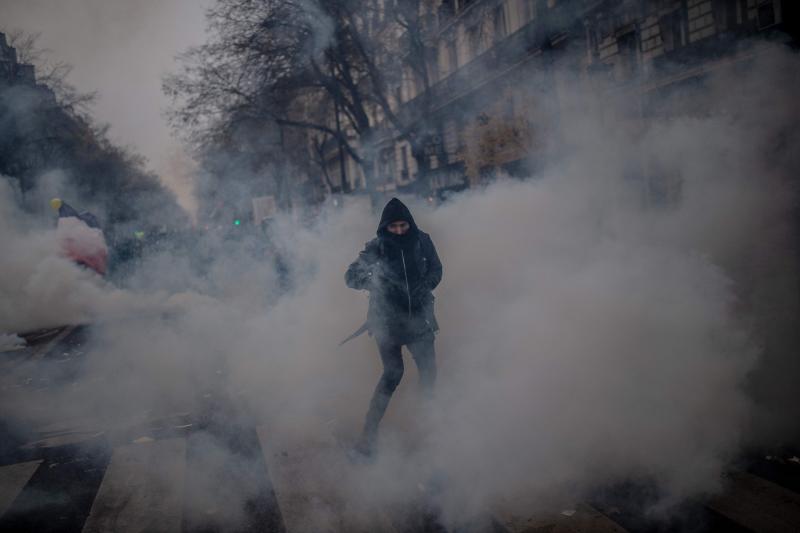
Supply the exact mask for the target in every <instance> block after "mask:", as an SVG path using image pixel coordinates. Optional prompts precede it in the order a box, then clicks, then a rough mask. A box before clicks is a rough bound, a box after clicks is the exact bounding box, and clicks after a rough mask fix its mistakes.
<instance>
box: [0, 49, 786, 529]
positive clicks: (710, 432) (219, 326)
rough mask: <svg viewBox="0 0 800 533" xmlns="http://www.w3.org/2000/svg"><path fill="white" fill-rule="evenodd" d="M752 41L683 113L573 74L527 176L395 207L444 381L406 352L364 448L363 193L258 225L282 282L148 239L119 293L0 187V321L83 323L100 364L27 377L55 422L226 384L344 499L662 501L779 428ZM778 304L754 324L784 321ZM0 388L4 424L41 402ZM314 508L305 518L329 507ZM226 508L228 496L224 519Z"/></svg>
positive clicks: (781, 95) (776, 250)
mask: <svg viewBox="0 0 800 533" xmlns="http://www.w3.org/2000/svg"><path fill="white" fill-rule="evenodd" d="M759 53H760V55H759V60H758V61H756V62H754V64H753V67H752V70H750V71H749V72H748V76H747V77H746V78H741V77H740V76H739V74H738V73H736V72H733V71H719V72H717V73H716V74H712V75H711V77H710V78H709V79H708V80H707V81H706V82H704V83H702V84H700V85H697V86H694V87H690V88H686V89H685V92H684V93H682V94H681V95H677V96H680V97H682V98H689V97H691V98H692V99H693V101H694V102H695V106H694V107H693V109H694V110H700V112H696V111H690V112H689V111H685V108H683V107H680V106H679V105H678V104H677V103H674V102H673V101H671V100H666V99H665V101H664V102H663V106H662V109H664V110H665V112H664V114H663V116H661V117H660V118H657V119H656V118H654V119H652V120H649V121H646V122H645V123H644V124H645V125H644V126H643V127H633V126H632V125H631V124H632V122H631V120H630V119H631V117H632V113H635V111H636V110H635V109H631V106H630V105H628V104H626V105H619V106H618V107H609V106H608V104H607V102H606V103H604V104H603V105H602V106H601V105H600V104H601V102H600V101H599V98H597V94H596V93H585V92H582V91H581V90H580V89H578V88H576V89H575V90H574V92H573V93H572V94H569V95H566V96H562V100H561V101H560V102H559V109H558V112H559V116H560V124H561V126H560V133H559V135H560V139H559V140H560V142H561V143H562V145H563V146H564V147H565V148H563V149H561V150H559V153H558V154H557V155H553V157H552V158H551V159H550V160H548V161H547V162H546V164H544V165H542V166H541V170H540V171H538V172H537V173H536V174H535V175H533V176H531V178H530V179H526V180H522V181H516V180H514V181H512V180H503V179H500V180H498V181H497V182H495V183H493V184H491V185H489V186H487V187H486V188H485V189H483V190H479V191H471V192H467V193H464V194H462V195H461V196H459V197H456V198H455V199H453V200H452V201H451V202H449V203H447V204H444V205H443V206H441V207H439V208H436V209H431V208H428V207H426V206H425V205H422V204H420V205H414V204H411V205H410V207H411V210H412V212H413V213H414V215H415V217H416V219H417V222H418V224H419V225H420V227H421V228H423V229H424V230H425V231H427V232H429V233H430V234H431V235H432V237H433V240H434V242H435V243H436V246H437V248H438V250H439V254H440V256H441V258H442V262H443V265H444V279H443V282H442V284H441V285H440V287H439V288H438V289H437V290H436V298H437V317H438V319H439V322H440V324H441V332H440V333H439V335H438V338H437V341H436V343H437V357H438V362H439V376H440V377H439V382H438V383H437V391H436V397H435V399H434V402H433V404H432V405H425V404H423V403H421V401H419V400H418V399H417V397H416V395H415V394H414V392H415V387H416V382H415V379H416V371H415V370H413V365H412V364H410V363H409V359H408V358H406V362H407V365H406V376H405V378H404V380H403V382H402V383H401V385H400V388H399V390H398V394H396V395H395V397H394V399H393V401H392V403H391V404H390V407H389V411H388V414H387V418H386V419H385V420H384V422H383V425H382V435H381V453H380V455H379V457H378V459H377V461H376V462H375V463H374V464H372V465H360V466H355V467H354V466H353V465H350V464H349V463H347V461H346V459H345V457H344V455H343V454H341V453H337V451H336V450H337V448H335V446H332V445H334V444H336V443H337V442H344V443H347V442H349V441H352V439H353V438H354V436H355V435H356V434H357V432H358V430H359V426H360V424H361V422H362V419H363V415H364V412H365V411H366V407H367V402H368V400H369V397H370V394H371V393H372V390H373V387H374V385H375V382H376V381H377V378H378V375H379V372H380V362H379V360H378V358H377V356H376V349H375V345H374V341H373V340H372V339H370V338H368V337H367V336H363V337H361V338H358V339H357V340H355V341H353V342H351V343H349V344H347V345H345V346H344V347H342V348H337V344H338V342H339V341H340V340H341V339H342V338H343V337H345V336H346V335H347V334H348V333H350V332H351V331H352V330H353V329H355V328H356V327H357V326H358V325H359V324H360V323H361V322H362V321H363V317H364V314H365V313H366V306H367V299H366V293H362V292H355V291H352V290H350V289H348V288H346V287H345V285H344V282H343V280H342V276H343V273H344V270H345V269H346V267H347V265H348V264H349V262H350V261H352V260H353V259H355V256H356V254H357V252H358V251H359V250H360V249H361V247H362V245H363V243H364V242H365V241H367V240H369V239H370V238H372V237H373V236H374V231H375V227H376V225H377V218H376V217H375V216H374V215H373V214H371V213H370V212H369V210H368V209H366V207H364V208H359V207H352V208H348V209H344V210H338V211H337V210H331V211H330V212H327V213H325V214H324V216H322V217H321V218H320V220H319V221H318V222H317V223H316V224H315V225H314V226H313V227H311V228H305V227H300V226H298V225H297V224H294V223H293V222H292V221H291V220H289V219H288V218H287V219H285V220H278V221H277V222H276V227H275V228H274V229H273V234H274V236H275V241H276V242H275V244H274V246H275V248H276V249H277V250H279V251H280V252H281V253H282V255H283V258H284V260H285V262H286V263H287V264H288V265H289V272H290V273H291V277H292V282H293V283H292V285H293V288H292V289H291V290H290V291H288V292H285V291H283V290H282V289H281V284H282V281H281V275H282V274H281V272H279V271H277V270H276V269H275V268H274V263H273V262H272V261H271V260H270V259H269V258H268V257H262V256H257V255H256V254H254V253H251V251H250V249H249V248H248V246H247V245H246V242H245V243H243V244H242V245H241V246H237V245H236V244H235V243H230V242H224V240H222V241H216V240H215V239H213V238H211V237H206V238H204V240H203V241H202V242H200V241H198V242H197V243H194V245H195V246H196V247H198V248H200V247H205V248H206V249H207V250H210V252H209V253H208V256H209V257H212V258H213V260H212V261H211V264H210V266H209V267H208V269H207V270H206V271H205V274H204V275H198V274H197V273H196V271H195V270H194V268H193V265H192V262H193V259H194V256H193V255H191V254H189V255H179V254H175V253H170V252H169V251H165V252H162V253H160V254H158V255H156V256H154V257H150V258H148V259H147V260H145V261H143V262H142V264H141V265H140V267H139V270H138V271H137V272H135V273H134V274H133V275H132V278H131V281H130V283H129V287H131V288H129V289H125V290H123V289H118V288H115V287H113V286H111V285H110V284H108V283H105V282H103V281H100V280H99V279H97V278H96V277H93V276H92V275H91V274H89V273H87V272H85V271H82V270H81V269H79V268H78V267H76V266H74V265H72V264H70V263H69V262H67V261H66V260H64V259H61V258H58V257H57V254H56V247H55V245H54V243H53V237H52V235H51V233H50V232H49V231H47V230H43V229H41V227H35V225H33V224H30V223H28V222H26V219H25V217H24V216H23V215H20V214H18V213H15V212H13V211H12V210H11V207H10V192H9V191H8V190H5V189H3V190H2V204H0V212H1V213H2V217H3V222H2V230H1V231H2V233H0V235H2V247H3V249H4V253H3V255H2V259H0V265H1V266H0V268H1V269H2V281H0V284H1V285H0V287H2V302H3V303H2V308H1V309H0V330H2V331H4V332H8V333H12V332H19V331H23V330H27V329H33V328H36V327H44V326H48V325H54V324H62V323H74V322H81V321H92V322H93V323H95V324H96V327H95V328H94V331H95V332H94V334H93V337H92V339H91V343H90V345H89V349H90V352H89V354H88V355H87V363H86V364H87V375H88V376H89V377H88V378H87V379H88V380H89V381H91V376H92V375H98V376H99V375H103V376H106V377H105V378H104V380H103V381H102V382H99V383H98V384H96V386H93V387H91V388H89V387H77V388H71V389H69V388H68V389H65V390H59V391H55V392H50V393H45V394H44V396H46V400H45V398H42V401H47V402H48V403H49V404H50V405H54V406H57V407H56V408H55V409H56V410H57V411H58V412H59V415H61V416H71V417H75V418H87V417H88V418H97V419H100V420H105V421H108V422H109V423H114V424H120V425H122V424H124V423H125V421H127V420H134V419H136V417H137V416H141V415H142V413H145V412H150V413H162V414H167V413H172V412H179V411H189V410H191V409H192V408H193V407H194V406H195V405H196V404H197V402H199V401H201V400H202V395H203V393H204V392H205V391H207V390H209V389H210V388H212V387H219V382H220V380H221V381H222V383H223V388H224V389H225V392H226V394H229V395H231V396H232V397H235V398H238V399H241V401H243V402H245V403H246V404H247V405H248V408H249V410H250V411H251V412H252V413H253V416H254V417H255V418H256V419H257V420H258V421H259V424H261V425H263V426H264V427H266V428H268V432H269V435H270V436H271V437H272V438H273V439H274V444H273V445H274V446H276V447H277V448H276V450H277V451H278V452H279V451H282V450H289V453H300V452H296V451H297V450H303V449H308V448H310V447H311V448H313V447H318V448H319V449H320V450H323V451H321V452H320V454H319V455H318V456H316V459H310V460H309V461H308V462H306V463H305V464H306V465H307V466H306V468H307V469H309V470H310V471H309V472H306V473H307V474H308V475H309V476H314V475H316V476H320V477H325V478H331V479H336V483H337V485H338V487H339V490H340V492H341V494H342V499H343V500H344V501H346V502H349V505H351V507H350V508H349V510H350V511H352V513H353V514H354V516H357V515H359V513H360V512H361V511H363V510H364V509H367V508H372V507H374V506H375V505H394V504H398V502H401V501H402V500H403V499H404V498H406V497H408V496H409V495H411V494H416V493H418V492H419V491H420V490H423V489H424V490H430V487H431V486H433V485H438V486H442V487H444V489H443V490H442V491H441V494H440V496H439V499H440V502H439V503H440V504H441V506H442V509H443V511H444V516H445V519H446V520H451V521H454V520H456V517H460V518H462V519H463V518H464V510H465V509H467V510H470V511H473V512H475V513H477V512H479V511H480V510H481V509H483V508H485V507H488V506H495V505H500V504H502V505H508V506H511V507H518V506H523V505H530V504H531V502H532V501H533V502H534V504H537V502H538V504H542V502H547V501H553V500H563V499H566V500H569V499H570V498H571V499H573V500H574V499H578V498H580V497H582V496H584V495H586V494H588V493H590V492H591V491H593V490H595V489H597V488H598V487H601V486H603V485H604V484H608V483H609V482H612V481H616V480H625V479H646V480H649V481H652V482H654V483H655V484H657V486H658V487H659V489H660V491H661V494H662V496H663V499H662V500H661V503H662V504H663V505H668V504H672V503H676V502H679V501H681V500H683V499H686V498H690V497H694V496H696V495H698V494H702V493H705V492H708V491H714V490H715V489H716V488H717V485H718V479H719V474H720V472H721V470H722V469H723V467H724V466H725V464H726V462H727V461H729V460H730V459H732V458H733V457H734V456H735V455H736V453H737V452H738V451H739V450H740V449H741V448H742V447H743V446H745V445H749V444H754V443H758V441H759V439H761V438H763V437H766V436H769V437H774V436H775V435H788V433H787V430H790V429H796V428H793V427H792V424H793V422H792V419H791V418H790V417H791V416H792V415H793V413H774V412H772V413H768V414H765V412H763V411H762V410H761V409H762V408H761V406H760V405H759V403H758V402H757V401H756V399H755V398H754V393H753V391H752V383H751V378H752V377H753V376H754V375H756V376H757V375H759V372H761V373H762V375H763V374H764V373H766V375H768V376H769V378H770V379H772V378H774V379H776V380H778V381H776V382H775V383H778V384H780V385H781V387H776V388H778V389H781V390H782V393H784V394H786V398H789V397H790V396H789V395H790V394H791V393H790V389H789V388H782V387H783V384H784V383H785V380H786V379H787V378H786V377H785V376H787V370H788V371H791V370H792V368H793V367H792V366H791V364H792V363H790V362H788V360H784V359H783V358H784V357H786V356H788V355H789V352H788V351H787V352H786V353H784V352H781V351H780V350H778V353H779V354H782V355H779V356H778V357H779V359H778V360H777V362H776V360H775V359H773V360H769V361H767V360H765V359H764V333H765V325H764V324H760V323H758V321H757V320H756V319H755V316H756V315H755V312H754V310H755V308H757V307H758V306H759V305H766V301H767V299H768V300H769V301H770V302H771V305H772V304H774V305H781V302H780V301H776V300H773V293H774V287H772V286H771V285H770V283H772V280H773V279H774V276H772V275H771V274H772V273H778V274H781V275H783V276H784V277H785V276H787V275H788V276H791V272H792V270H791V269H792V268H794V267H793V265H794V263H793V262H790V261H789V260H788V259H787V258H790V257H791V256H792V254H795V253H796V250H794V251H793V250H792V249H791V248H790V244H791V243H789V242H787V238H788V236H789V235H790V234H789V228H790V224H792V223H793V220H792V219H791V216H792V209H794V192H795V191H794V190H792V189H791V188H789V184H790V183H792V182H791V179H792V178H793V177H794V175H795V173H796V171H797V169H798V168H800V165H798V163H800V161H798V159H797V158H798V155H797V151H796V147H797V146H798V138H797V135H798V133H797V128H796V124H797V123H798V119H800V109H798V104H797V102H796V99H795V98H793V95H796V94H797V91H798V89H799V88H800V79H798V76H800V75H799V74H798V73H800V68H798V67H800V64H798V58H797V56H796V55H793V54H790V53H788V52H785V51H782V50H778V49H769V50H766V51H761V52H759ZM564 76H565V77H566V78H570V75H569V73H564ZM576 87H579V85H576ZM682 98H678V97H676V98H675V101H676V102H681V101H684V100H683V99H682ZM706 104H708V105H706ZM712 104H713V105H712ZM643 166H646V167H648V168H651V169H652V168H656V167H657V168H658V169H659V172H660V173H661V174H664V175H669V176H672V177H675V178H676V179H677V181H676V182H679V183H680V186H679V192H678V193H676V194H677V196H676V197H675V198H674V199H673V200H671V201H665V202H664V204H663V205H660V206H655V207H654V206H648V205H646V202H645V201H644V200H643V195H642V188H643V181H644V180H645V179H646V176H643V175H641V174H638V175H637V174H636V173H633V175H632V172H631V169H632V168H634V169H638V168H642V167H643ZM791 261H794V259H792V260H791ZM759 269H761V270H759ZM781 269H783V270H781ZM787 269H788V270H787ZM761 272H767V273H769V274H770V275H762V274H761ZM787 272H788V274H787ZM776 275H777V274H776ZM778 297H779V298H780V295H778ZM776 302H777V303H776ZM786 305H787V306H788V305H789V304H788V303H787V304H786ZM781 313H782V312H778V314H777V315H771V316H772V317H773V318H774V319H775V320H776V321H778V322H780V320H784V321H786V320H788V319H787V316H786V315H790V314H791V313H790V312H789V311H787V312H786V313H784V314H781ZM766 362H768V363H769V364H770V365H772V366H767V367H765V366H764V365H765V363H766ZM783 363H785V364H783ZM781 365H783V366H781ZM765 368H766V369H765ZM788 375H794V376H796V375H797V374H796V373H795V374H788ZM780 376H784V377H783V378H781V377H780ZM762 378H763V377H762ZM212 384H213V385H212ZM779 393H780V392H779ZM2 395H3V400H2V402H1V404H2V410H3V414H4V416H9V417H12V418H13V417H20V416H21V414H20V413H26V415H27V416H31V417H37V416H41V413H39V412H34V410H33V409H32V407H31V406H30V404H27V403H25V402H22V401H16V400H15V397H14V393H13V391H3V392H2ZM767 415H768V416H767ZM48 416H52V413H49V414H48ZM757 420H762V421H763V420H768V421H769V424H762V425H759V424H757V423H756V421H757ZM204 449H207V450H208V453H207V461H208V463H209V465H212V466H213V465H217V466H218V467H219V465H221V464H225V463H226V458H225V457H222V456H221V455H220V454H222V455H224V451H221V448H219V447H218V446H217V445H216V444H215V443H214V442H209V443H208V446H207V447H206V448H204ZM324 450H327V451H324ZM227 459H229V460H230V461H234V459H232V458H227ZM236 460H237V461H243V459H236ZM239 467H241V468H246V467H247V465H246V464H244V465H241V464H237V465H236V466H235V468H239ZM219 468H221V467H219ZM420 487H423V488H422V489H421V488H420ZM228 488H229V489H230V491H236V490H241V491H246V490H247V488H246V487H228ZM213 489H214V485H213V484H212V485H211V486H209V487H208V490H213ZM198 490H201V489H198ZM201 492H202V490H201ZM198 501H203V499H202V497H198ZM231 501H236V498H234V497H233V496H231ZM362 506H363V508H362ZM320 513H322V514H321V516H318V517H310V518H309V520H321V521H323V522H321V523H324V520H325V516H324V510H321V511H320ZM237 517H238V514H237V510H236V508H235V506H233V508H232V509H231V510H230V516H228V515H227V514H226V515H225V516H223V517H221V518H220V520H222V521H223V522H224V521H225V520H231V521H235V520H237V519H238V518H237Z"/></svg>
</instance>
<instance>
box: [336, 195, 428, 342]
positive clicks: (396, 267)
mask: <svg viewBox="0 0 800 533" xmlns="http://www.w3.org/2000/svg"><path fill="white" fill-rule="evenodd" d="M399 220H405V221H406V222H408V224H409V226H411V227H410V228H409V230H408V231H407V232H406V233H405V234H404V235H394V234H392V233H391V232H389V231H388V230H387V226H388V225H389V224H390V223H392V222H396V221H399ZM377 234H378V236H377V238H375V239H373V240H371V241H370V242H368V243H367V244H366V245H365V246H364V250H363V251H362V252H361V253H359V255H358V259H356V261H354V262H353V263H352V264H351V265H350V267H349V268H348V269H347V273H346V274H345V282H346V283H347V286H348V287H350V288H353V289H366V290H368V291H369V292H370V301H369V311H368V313H367V322H368V325H369V330H370V332H371V333H372V334H374V335H376V336H377V337H378V338H381V337H384V338H385V337H390V338H392V339H393V340H395V341H398V342H402V343H407V342H412V341H413V340H416V339H418V338H424V337H425V336H429V335H433V333H434V332H435V331H436V330H438V324H437V322H436V317H435V316H434V314H433V300H434V298H433V294H432V292H431V291H432V290H433V289H434V288H436V286H437V285H438V284H439V282H440V281H441V279H442V263H441V261H440V260H439V256H438V254H437V253H436V248H435V247H434V245H433V241H432V240H431V237H430V235H428V234H427V233H425V232H424V231H422V230H420V229H419V228H418V227H417V225H416V223H415V222H414V218H413V217H412V216H411V212H410V211H409V210H408V207H406V206H405V205H404V204H403V202H401V201H400V200H398V199H397V198H392V199H391V200H390V201H389V203H387V204H386V207H385V208H384V209H383V213H382V214H381V220H380V223H379V224H378V231H377Z"/></svg>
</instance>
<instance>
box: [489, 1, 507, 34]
mask: <svg viewBox="0 0 800 533" xmlns="http://www.w3.org/2000/svg"><path fill="white" fill-rule="evenodd" d="M492 22H493V26H494V28H493V30H494V42H498V41H500V40H501V39H502V38H503V37H505V36H506V11H505V6H504V4H503V3H501V4H500V5H499V6H497V7H496V8H495V10H494V13H493V14H492Z"/></svg>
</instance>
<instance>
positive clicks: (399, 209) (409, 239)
mask: <svg viewBox="0 0 800 533" xmlns="http://www.w3.org/2000/svg"><path fill="white" fill-rule="evenodd" d="M400 220H404V221H406V222H408V225H409V226H411V227H410V228H409V229H408V231H407V232H405V233H404V234H403V235H395V234H394V233H392V232H390V231H389V230H388V229H387V228H388V226H389V224H391V223H392V222H397V221H400ZM418 232H419V229H418V228H417V224H416V222H414V217H412V216H411V211H409V209H408V207H406V205H405V204H404V203H403V202H401V201H400V200H398V199H397V198H392V199H391V200H389V202H388V203H387V204H386V207H384V208H383V213H381V221H380V222H379V223H378V231H377V233H378V238H379V239H381V240H383V241H384V242H387V243H392V244H396V245H399V246H402V247H403V249H404V250H405V249H406V248H409V247H410V246H411V245H413V243H414V242H415V241H416V239H417V237H418Z"/></svg>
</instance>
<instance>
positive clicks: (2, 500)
mask: <svg viewBox="0 0 800 533" xmlns="http://www.w3.org/2000/svg"><path fill="white" fill-rule="evenodd" d="M41 462H42V461H41V460H39V461H29V462H27V463H17V464H14V465H8V466H3V467H0V516H2V515H4V514H5V513H6V511H8V509H9V508H10V507H11V504H12V503H14V500H15V499H17V496H18V495H19V493H20V492H22V489H23V488H24V487H25V485H26V484H27V483H28V481H30V479H31V476H33V473H34V472H36V469H37V468H39V465H40V464H41Z"/></svg>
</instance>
